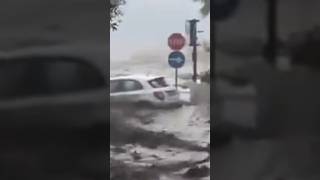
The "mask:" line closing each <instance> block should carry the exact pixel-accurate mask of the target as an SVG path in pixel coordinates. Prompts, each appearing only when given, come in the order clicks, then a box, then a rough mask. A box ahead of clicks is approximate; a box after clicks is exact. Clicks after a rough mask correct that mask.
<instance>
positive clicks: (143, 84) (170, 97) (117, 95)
mask: <svg viewBox="0 0 320 180" xmlns="http://www.w3.org/2000/svg"><path fill="white" fill-rule="evenodd" d="M110 102H111V103H121V104H123V103H124V104H127V103H128V104H129V103H133V104H138V105H141V106H156V107H166V106H171V105H174V106H181V105H182V103H183V102H182V101H181V99H180V93H179V91H178V90H177V89H176V88H175V87H174V86H171V85H169V84H168V83H167V81H166V79H165V77H164V76H148V75H123V76H117V77H111V78H110Z"/></svg>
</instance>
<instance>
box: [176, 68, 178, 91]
mask: <svg viewBox="0 0 320 180" xmlns="http://www.w3.org/2000/svg"><path fill="white" fill-rule="evenodd" d="M175 69H176V77H175V78H176V81H175V82H176V89H178V68H175Z"/></svg>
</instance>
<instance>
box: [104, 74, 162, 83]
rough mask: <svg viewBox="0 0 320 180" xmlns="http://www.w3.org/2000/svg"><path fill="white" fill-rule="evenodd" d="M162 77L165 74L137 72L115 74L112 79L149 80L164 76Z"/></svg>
mask: <svg viewBox="0 0 320 180" xmlns="http://www.w3.org/2000/svg"><path fill="white" fill-rule="evenodd" d="M162 77H164V76H157V75H143V74H135V75H120V76H114V77H110V80H121V79H135V80H142V81H148V80H151V79H156V78H162Z"/></svg>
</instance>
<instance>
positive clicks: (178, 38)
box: [168, 33, 186, 51]
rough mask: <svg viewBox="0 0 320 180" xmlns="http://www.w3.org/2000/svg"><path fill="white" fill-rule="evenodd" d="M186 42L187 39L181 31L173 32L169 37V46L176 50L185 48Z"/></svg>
mask: <svg viewBox="0 0 320 180" xmlns="http://www.w3.org/2000/svg"><path fill="white" fill-rule="evenodd" d="M185 44H186V39H185V38H184V37H183V35H182V34H180V33H173V34H171V35H170V36H169V38H168V46H169V47H170V48H171V49H172V50H175V51H178V50H180V49H182V48H183V46H184V45H185Z"/></svg>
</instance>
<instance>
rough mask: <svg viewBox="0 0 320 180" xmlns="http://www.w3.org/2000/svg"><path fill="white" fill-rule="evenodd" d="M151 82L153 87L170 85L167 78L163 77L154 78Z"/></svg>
mask: <svg viewBox="0 0 320 180" xmlns="http://www.w3.org/2000/svg"><path fill="white" fill-rule="evenodd" d="M149 84H150V85H151V86H152V87H153V88H162V87H168V84H167V82H166V80H165V79H164V78H163V77H160V78H156V79H152V80H150V81H149Z"/></svg>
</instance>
